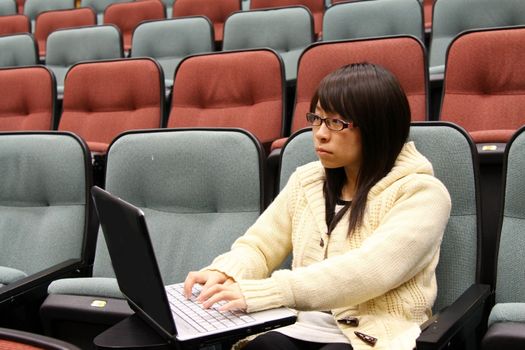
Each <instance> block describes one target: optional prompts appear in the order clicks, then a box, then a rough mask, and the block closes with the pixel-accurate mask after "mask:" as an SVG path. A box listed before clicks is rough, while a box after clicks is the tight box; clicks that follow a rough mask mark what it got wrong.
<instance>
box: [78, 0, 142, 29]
mask: <svg viewBox="0 0 525 350" xmlns="http://www.w3.org/2000/svg"><path fill="white" fill-rule="evenodd" d="M130 1H133V0H81V1H80V7H91V8H92V9H93V11H95V13H96V14H97V23H98V24H102V23H104V10H106V7H108V6H109V5H111V4H114V3H117V2H130Z"/></svg>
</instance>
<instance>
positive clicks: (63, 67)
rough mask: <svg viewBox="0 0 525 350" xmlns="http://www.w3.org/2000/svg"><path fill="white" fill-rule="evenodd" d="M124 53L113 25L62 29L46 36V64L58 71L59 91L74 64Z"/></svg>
mask: <svg viewBox="0 0 525 350" xmlns="http://www.w3.org/2000/svg"><path fill="white" fill-rule="evenodd" d="M123 56H124V53H123V49H122V37H121V36H120V31H119V30H118V29H117V27H115V26H112V25H99V26H87V27H82V28H71V29H59V30H57V31H54V32H53V33H51V34H50V35H49V37H48V39H47V49H46V65H47V66H48V67H49V68H51V70H53V73H54V74H55V77H56V80H57V86H58V90H59V93H62V92H63V85H64V78H65V76H66V73H67V70H68V69H69V67H71V66H72V65H74V64H75V63H78V62H80V61H93V60H104V59H112V58H122V57H123Z"/></svg>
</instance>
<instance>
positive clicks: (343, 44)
mask: <svg viewBox="0 0 525 350" xmlns="http://www.w3.org/2000/svg"><path fill="white" fill-rule="evenodd" d="M335 6H340V5H335ZM365 61H366V62H369V63H375V64H379V65H382V66H384V67H385V68H386V69H388V70H389V71H391V72H392V73H393V74H394V75H395V76H396V77H397V78H398V79H399V81H400V83H401V86H402V87H403V89H404V90H405V93H406V94H407V97H408V102H409V104H410V111H411V114H412V120H413V121H423V120H427V119H428V118H427V115H428V102H427V95H428V94H427V89H428V87H427V85H428V81H427V72H426V56H425V49H424V47H423V44H422V43H421V42H420V41H419V40H418V39H416V38H414V37H411V36H394V37H382V38H375V39H356V40H347V41H335V42H319V43H315V44H313V45H311V46H309V47H308V48H307V49H306V50H305V51H304V52H303V54H302V55H301V58H300V59H299V68H298V73H297V89H296V95H295V108H294V113H293V117H292V121H291V132H292V133H293V132H295V131H297V130H299V129H301V128H303V127H306V126H307V123H306V119H305V115H306V112H308V111H309V109H310V100H311V98H312V96H313V94H314V92H315V89H316V88H317V86H318V85H319V83H320V82H321V80H322V79H323V78H324V77H325V76H326V75H328V74H329V73H330V72H332V71H334V70H336V69H337V68H339V67H341V66H344V65H346V64H350V63H356V62H365ZM284 142H285V139H281V140H277V141H276V142H274V144H273V145H272V150H273V149H278V148H280V147H282V145H283V144H284Z"/></svg>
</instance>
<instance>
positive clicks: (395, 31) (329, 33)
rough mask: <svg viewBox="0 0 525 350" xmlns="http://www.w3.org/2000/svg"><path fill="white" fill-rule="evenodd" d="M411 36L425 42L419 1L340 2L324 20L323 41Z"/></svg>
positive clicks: (329, 11) (330, 9)
mask: <svg viewBox="0 0 525 350" xmlns="http://www.w3.org/2000/svg"><path fill="white" fill-rule="evenodd" d="M391 35H412V36H414V37H416V38H418V39H419V40H421V42H423V41H424V34H423V13H422V11H421V4H420V3H419V2H418V1H417V0H376V1H358V2H348V3H339V4H335V5H333V6H331V7H329V8H328V9H327V10H326V12H325V14H324V19H323V41H326V40H344V39H357V38H370V37H378V36H391Z"/></svg>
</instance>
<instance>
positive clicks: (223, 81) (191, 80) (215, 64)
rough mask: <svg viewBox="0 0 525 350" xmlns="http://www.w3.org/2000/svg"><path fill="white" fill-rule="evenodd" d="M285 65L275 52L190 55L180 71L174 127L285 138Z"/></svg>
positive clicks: (262, 138)
mask: <svg viewBox="0 0 525 350" xmlns="http://www.w3.org/2000/svg"><path fill="white" fill-rule="evenodd" d="M283 80H284V77H283V67H282V62H281V59H280V58H279V56H278V55H277V53H275V52H274V51H272V50H269V49H260V50H245V51H226V52H220V53H213V54H203V55H195V56H190V57H188V58H186V59H184V60H183V61H182V62H181V63H180V65H179V66H178V68H177V71H176V72H175V79H174V82H173V96H172V103H171V109H170V115H169V119H168V127H239V128H243V129H246V130H248V131H250V132H251V133H252V134H254V135H255V137H257V138H258V139H259V141H261V142H262V143H267V144H269V143H270V142H272V141H273V140H275V139H277V138H279V137H281V136H282V128H283V114H284V108H283V89H284V87H283V86H284V82H283Z"/></svg>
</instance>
